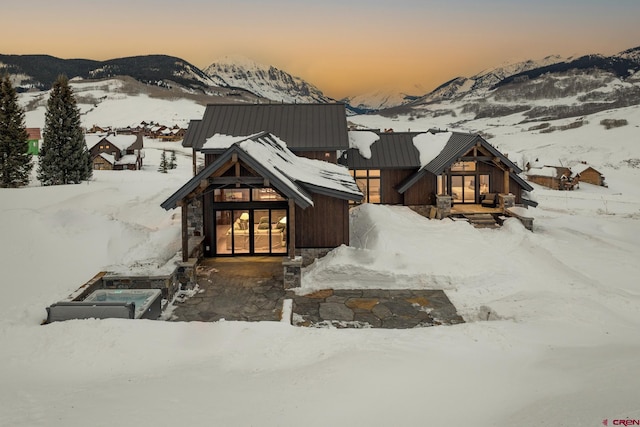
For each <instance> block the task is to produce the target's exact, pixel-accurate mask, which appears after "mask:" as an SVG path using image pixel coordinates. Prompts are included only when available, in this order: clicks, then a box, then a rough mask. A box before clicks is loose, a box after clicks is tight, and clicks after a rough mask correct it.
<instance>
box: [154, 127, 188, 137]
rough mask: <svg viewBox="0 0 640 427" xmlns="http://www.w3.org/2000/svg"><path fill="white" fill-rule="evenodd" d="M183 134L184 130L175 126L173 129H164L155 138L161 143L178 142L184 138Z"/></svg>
mask: <svg viewBox="0 0 640 427" xmlns="http://www.w3.org/2000/svg"><path fill="white" fill-rule="evenodd" d="M184 134H185V129H182V128H180V127H177V126H175V127H173V128H165V129H164V130H162V131H161V132H160V135H159V136H158V137H157V138H158V139H161V140H163V141H180V140H181V139H183V138H184Z"/></svg>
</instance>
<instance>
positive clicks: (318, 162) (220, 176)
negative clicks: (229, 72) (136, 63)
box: [162, 104, 534, 260]
mask: <svg viewBox="0 0 640 427" xmlns="http://www.w3.org/2000/svg"><path fill="white" fill-rule="evenodd" d="M373 136H374V137H375V136H376V135H373ZM349 140H350V135H349V133H348V132H347V123H346V111H345V106H344V105H343V104H213V105H208V106H207V108H206V110H205V113H204V116H203V118H202V119H201V120H192V121H191V122H190V124H189V127H188V129H187V131H186V133H185V138H184V141H183V146H185V147H191V148H192V149H193V152H194V156H193V157H194V175H195V176H194V178H192V179H191V180H190V181H189V182H188V183H186V184H185V185H184V186H183V187H182V188H181V189H179V190H178V191H176V192H175V193H174V194H173V195H172V196H171V197H169V199H167V200H166V201H165V202H164V203H162V207H163V208H165V209H173V208H176V207H177V206H180V207H181V208H182V220H183V225H182V247H183V258H185V260H186V259H187V258H188V257H189V253H190V250H191V246H192V245H190V241H200V240H201V241H202V247H203V252H204V255H205V256H233V255H278V254H280V255H282V254H287V255H289V257H291V258H293V256H294V255H303V256H306V258H307V259H310V258H315V257H317V256H319V255H323V254H324V253H326V252H327V251H328V250H330V249H333V248H335V247H337V246H340V245H342V244H349V206H350V204H354V203H359V202H367V203H385V204H399V205H406V206H412V207H415V206H422V207H429V208H430V207H431V206H433V205H441V204H443V203H442V201H443V200H444V201H445V202H446V203H448V208H447V209H449V208H450V207H451V204H452V203H453V205H454V206H455V205H458V204H460V205H477V206H478V207H479V208H480V207H481V206H482V204H483V202H484V201H486V198H487V197H493V196H495V197H494V198H493V200H495V203H496V204H497V203H499V200H500V202H504V200H507V199H508V200H510V202H511V203H512V204H514V203H517V204H527V203H530V204H534V202H529V201H528V199H527V198H526V192H527V191H531V190H532V187H531V186H530V185H529V184H528V183H527V182H526V181H524V180H523V179H522V178H520V177H519V176H518V174H519V173H520V172H522V171H521V170H520V169H519V168H518V166H516V165H515V164H514V163H513V162H511V161H510V160H509V159H508V158H507V157H506V156H505V155H503V154H502V153H500V152H499V151H498V150H497V149H495V148H494V147H493V146H492V145H491V144H489V143H488V142H487V141H486V140H484V139H483V138H482V137H481V136H479V135H477V134H466V133H457V132H453V133H451V132H448V133H442V132H436V131H434V132H406V133H393V132H388V133H378V135H377V140H376V142H373V143H372V144H371V145H370V147H368V148H369V149H370V152H367V153H366V154H364V153H363V152H361V150H362V148H360V149H359V148H354V147H350V142H349ZM196 152H200V153H203V154H204V157H205V164H204V168H203V169H202V170H200V171H197V168H196V163H195V158H196V156H195V153H196ZM363 154H364V155H363ZM363 195H364V198H363ZM498 195H501V196H500V197H498ZM505 206H506V205H505Z"/></svg>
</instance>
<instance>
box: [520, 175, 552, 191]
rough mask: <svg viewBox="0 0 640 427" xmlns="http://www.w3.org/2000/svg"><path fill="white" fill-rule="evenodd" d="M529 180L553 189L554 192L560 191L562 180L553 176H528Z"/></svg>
mask: <svg viewBox="0 0 640 427" xmlns="http://www.w3.org/2000/svg"><path fill="white" fill-rule="evenodd" d="M527 180H529V181H531V182H535V183H536V184H538V185H542V186H544V187H548V188H551V189H552V190H559V189H560V180H559V179H558V178H554V177H551V176H540V175H529V176H527Z"/></svg>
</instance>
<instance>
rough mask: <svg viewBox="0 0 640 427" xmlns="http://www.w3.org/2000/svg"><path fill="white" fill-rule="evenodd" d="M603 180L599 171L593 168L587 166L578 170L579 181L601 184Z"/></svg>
mask: <svg viewBox="0 0 640 427" xmlns="http://www.w3.org/2000/svg"><path fill="white" fill-rule="evenodd" d="M603 181H604V179H603V178H602V175H601V174H600V172H598V171H597V170H595V169H593V168H588V169H585V170H584V171H582V172H580V182H586V183H588V184H593V185H602V183H603Z"/></svg>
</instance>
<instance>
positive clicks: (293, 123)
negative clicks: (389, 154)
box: [183, 103, 349, 151]
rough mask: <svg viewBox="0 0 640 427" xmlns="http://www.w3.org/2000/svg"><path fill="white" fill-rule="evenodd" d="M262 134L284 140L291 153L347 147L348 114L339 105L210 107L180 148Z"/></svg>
mask: <svg viewBox="0 0 640 427" xmlns="http://www.w3.org/2000/svg"><path fill="white" fill-rule="evenodd" d="M190 127H191V125H190ZM263 131H264V132H269V133H272V134H274V135H275V136H277V137H278V138H280V139H282V140H284V141H287V144H288V147H289V149H291V150H292V151H304V150H310V151H325V150H326V151H333V150H346V149H348V148H349V138H348V134H347V115H346V110H345V105H344V104H341V103H331V104H275V103H274V104H209V105H207V108H206V109H205V112H204V116H203V117H202V120H201V123H200V124H199V125H196V126H195V128H194V129H193V136H191V135H189V138H187V136H185V140H184V143H183V145H184V146H192V147H194V148H196V149H198V150H199V149H200V148H201V147H202V145H203V144H204V143H205V141H206V140H207V139H208V138H210V137H212V136H213V135H215V134H223V135H231V136H247V135H252V134H255V133H258V132H263ZM187 144H189V145H187Z"/></svg>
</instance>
